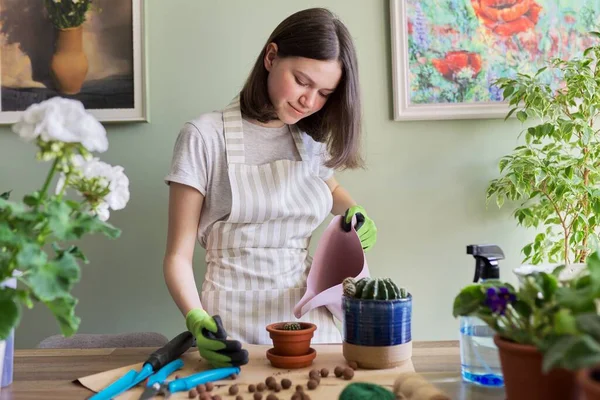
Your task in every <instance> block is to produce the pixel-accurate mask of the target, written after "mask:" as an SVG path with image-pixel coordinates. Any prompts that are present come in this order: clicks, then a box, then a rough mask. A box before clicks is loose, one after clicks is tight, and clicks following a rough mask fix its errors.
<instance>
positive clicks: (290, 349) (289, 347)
mask: <svg viewBox="0 0 600 400" xmlns="http://www.w3.org/2000/svg"><path fill="white" fill-rule="evenodd" d="M284 324H285V323H284V322H277V323H274V324H270V325H268V326H267V331H268V332H269V335H270V336H271V339H272V340H273V354H275V355H278V356H291V357H294V356H303V355H306V354H308V352H309V351H310V341H311V339H312V337H313V335H314V332H315V330H317V326H316V325H315V324H311V323H310V322H299V324H300V327H301V328H302V329H299V330H296V331H287V330H284V329H283V325H284Z"/></svg>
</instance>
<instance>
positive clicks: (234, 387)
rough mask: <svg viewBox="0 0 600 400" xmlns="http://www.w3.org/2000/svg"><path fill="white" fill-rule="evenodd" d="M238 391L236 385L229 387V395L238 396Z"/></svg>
mask: <svg viewBox="0 0 600 400" xmlns="http://www.w3.org/2000/svg"><path fill="white" fill-rule="evenodd" d="M239 391H240V389H239V388H238V385H231V386H229V394H230V395H234V394H238V392H239Z"/></svg>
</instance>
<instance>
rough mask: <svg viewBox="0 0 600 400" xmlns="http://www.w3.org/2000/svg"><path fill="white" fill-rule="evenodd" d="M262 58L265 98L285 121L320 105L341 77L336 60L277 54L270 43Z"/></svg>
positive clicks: (290, 121)
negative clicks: (265, 72) (265, 88)
mask: <svg viewBox="0 0 600 400" xmlns="http://www.w3.org/2000/svg"><path fill="white" fill-rule="evenodd" d="M264 62H265V68H266V69H267V71H269V76H268V79H267V86H268V91H269V99H270V100H271V104H273V106H274V107H275V112H276V113H277V117H278V118H279V120H280V121H281V122H283V123H285V124H289V125H291V124H295V123H297V122H298V121H299V120H301V119H302V118H305V117H307V116H309V115H311V114H314V113H316V112H317V111H319V110H320V109H321V108H323V106H324V105H325V102H326V101H327V98H328V97H329V96H330V95H331V93H333V91H334V90H335V88H336V87H337V85H338V83H339V82H340V79H341V77H342V66H341V63H340V62H339V61H320V60H313V59H310V58H303V57H286V58H280V57H278V56H277V45H275V44H274V43H271V44H269V46H268V47H267V52H266V54H265V60H264Z"/></svg>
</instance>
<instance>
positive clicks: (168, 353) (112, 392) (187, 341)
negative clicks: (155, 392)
mask: <svg viewBox="0 0 600 400" xmlns="http://www.w3.org/2000/svg"><path fill="white" fill-rule="evenodd" d="M194 345H195V339H194V335H192V333H191V332H189V331H185V332H183V333H180V334H179V335H177V336H175V337H174V338H173V339H172V340H171V341H170V342H169V343H167V344H166V345H164V346H163V347H161V348H160V349H158V350H156V351H155V352H153V353H152V354H151V355H150V357H148V359H147V360H146V362H144V364H143V366H142V368H141V369H140V371H136V370H134V369H132V370H130V371H129V372H127V373H126V374H125V375H123V376H122V377H121V378H119V379H117V380H116V381H115V382H113V383H112V384H110V385H109V386H107V387H106V388H104V389H103V390H101V391H100V392H98V393H96V394H95V395H93V396H91V397H90V398H89V400H109V399H112V398H113V397H116V396H118V395H120V394H121V393H123V392H125V391H127V390H129V389H131V388H132V387H134V386H136V385H137V384H138V383H140V382H142V381H143V380H144V379H146V378H148V377H150V376H151V375H154V374H155V373H156V372H158V371H162V370H163V369H165V367H166V366H167V365H170V367H169V368H175V367H176V366H177V365H179V363H181V365H183V361H181V360H179V356H181V355H182V354H183V353H185V352H186V351H187V350H188V349H189V348H190V347H192V346H194ZM177 361H179V363H177ZM172 363H175V364H172ZM181 365H180V366H179V367H177V368H175V369H174V370H173V371H175V370H176V369H178V368H181ZM166 371H168V369H165V372H166ZM171 372H172V371H171ZM230 375H231V373H230ZM167 376H169V374H167V375H165V378H166V377H167Z"/></svg>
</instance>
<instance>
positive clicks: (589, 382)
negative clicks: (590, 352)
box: [577, 365, 600, 400]
mask: <svg viewBox="0 0 600 400" xmlns="http://www.w3.org/2000/svg"><path fill="white" fill-rule="evenodd" d="M577 383H578V385H579V388H580V389H581V392H582V395H583V396H582V398H581V400H597V399H600V365H598V366H596V367H594V368H583V369H581V370H580V371H579V372H578V373H577Z"/></svg>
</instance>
